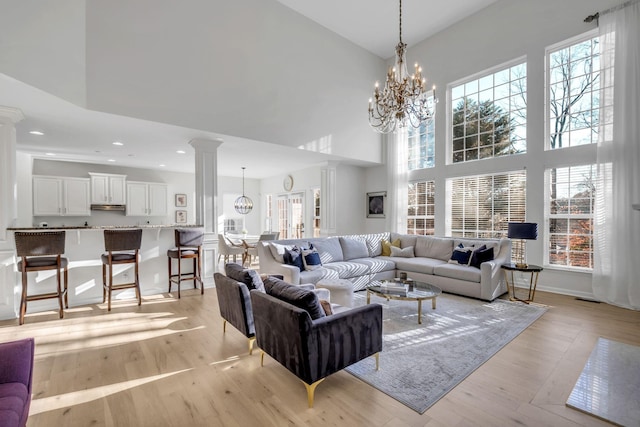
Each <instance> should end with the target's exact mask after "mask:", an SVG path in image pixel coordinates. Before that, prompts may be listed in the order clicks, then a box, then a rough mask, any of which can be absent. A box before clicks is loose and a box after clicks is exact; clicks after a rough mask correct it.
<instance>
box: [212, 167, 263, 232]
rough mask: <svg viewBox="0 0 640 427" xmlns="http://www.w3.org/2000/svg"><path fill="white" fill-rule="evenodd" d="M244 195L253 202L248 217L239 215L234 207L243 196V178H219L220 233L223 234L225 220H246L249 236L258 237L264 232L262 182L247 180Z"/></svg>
mask: <svg viewBox="0 0 640 427" xmlns="http://www.w3.org/2000/svg"><path fill="white" fill-rule="evenodd" d="M244 194H245V196H247V197H249V198H250V199H251V201H253V209H252V210H251V212H249V213H248V214H246V215H242V214H239V213H238V212H236V210H235V209H234V207H233V202H235V200H236V199H237V198H238V197H240V196H242V178H235V177H228V176H219V177H218V200H219V201H221V203H220V204H219V205H218V231H219V232H220V233H222V231H223V228H222V224H223V223H224V219H225V218H242V219H244V228H245V229H246V230H247V232H248V233H249V234H252V235H256V234H260V232H261V231H262V229H263V228H262V227H263V225H262V222H261V214H262V210H263V209H262V208H261V206H262V201H261V198H260V180H257V179H249V178H245V181H244Z"/></svg>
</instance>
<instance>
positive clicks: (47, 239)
mask: <svg viewBox="0 0 640 427" xmlns="http://www.w3.org/2000/svg"><path fill="white" fill-rule="evenodd" d="M14 237H15V241H16V254H17V256H19V257H20V258H21V259H20V260H19V261H18V270H19V271H20V272H21V273H22V297H21V298H20V324H21V325H22V324H23V323H24V315H25V313H26V311H27V301H36V300H42V299H49V298H57V299H58V303H59V305H60V318H61V319H62V318H64V308H63V306H62V298H63V297H64V306H65V307H66V308H69V300H68V299H67V283H68V276H69V275H68V270H67V266H68V264H69V261H68V260H67V258H65V257H63V256H62V254H64V241H65V232H64V231H46V232H39V231H38V232H20V231H16V232H15V234H14ZM61 269H62V270H63V271H64V289H63V288H62V284H61V281H60V270H61ZM43 270H56V280H57V284H58V290H57V292H48V293H45V294H36V295H27V273H28V272H31V271H43Z"/></svg>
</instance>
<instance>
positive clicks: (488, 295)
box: [480, 239, 511, 301]
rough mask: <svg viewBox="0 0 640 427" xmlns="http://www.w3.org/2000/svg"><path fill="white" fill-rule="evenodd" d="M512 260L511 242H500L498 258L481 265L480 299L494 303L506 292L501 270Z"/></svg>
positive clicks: (503, 240)
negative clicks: (503, 265)
mask: <svg viewBox="0 0 640 427" xmlns="http://www.w3.org/2000/svg"><path fill="white" fill-rule="evenodd" d="M510 258H511V241H509V240H508V239H502V240H501V241H500V251H499V252H498V256H497V257H496V258H495V259H493V260H492V261H486V262H483V263H482V264H480V298H481V299H483V300H486V301H493V300H494V299H495V298H497V297H499V296H500V295H502V294H503V293H504V291H506V285H505V284H504V275H503V274H502V269H501V268H500V267H501V266H502V264H506V263H508V262H509V261H510Z"/></svg>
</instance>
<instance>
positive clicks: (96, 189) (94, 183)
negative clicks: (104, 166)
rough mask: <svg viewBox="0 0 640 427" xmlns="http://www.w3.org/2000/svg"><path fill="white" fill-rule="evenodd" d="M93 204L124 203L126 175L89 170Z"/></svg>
mask: <svg viewBox="0 0 640 427" xmlns="http://www.w3.org/2000/svg"><path fill="white" fill-rule="evenodd" d="M89 176H90V177H91V204H92V205H124V204H125V201H126V199H127V198H126V179H127V176H126V175H115V174H109V173H94V172H89Z"/></svg>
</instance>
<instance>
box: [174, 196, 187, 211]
mask: <svg viewBox="0 0 640 427" xmlns="http://www.w3.org/2000/svg"><path fill="white" fill-rule="evenodd" d="M186 206H187V195H186V194H180V193H177V194H176V208H184V207H186Z"/></svg>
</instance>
